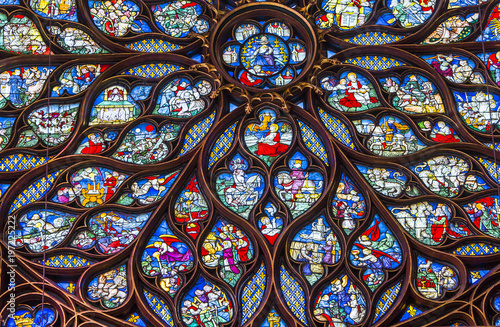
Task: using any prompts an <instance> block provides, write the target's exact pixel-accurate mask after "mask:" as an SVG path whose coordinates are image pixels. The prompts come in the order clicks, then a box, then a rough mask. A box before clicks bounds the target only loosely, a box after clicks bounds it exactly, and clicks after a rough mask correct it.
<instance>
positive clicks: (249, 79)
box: [240, 70, 262, 86]
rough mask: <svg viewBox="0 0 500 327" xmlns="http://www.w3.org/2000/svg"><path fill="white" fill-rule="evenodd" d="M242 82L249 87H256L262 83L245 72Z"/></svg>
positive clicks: (242, 74) (259, 79)
mask: <svg viewBox="0 0 500 327" xmlns="http://www.w3.org/2000/svg"><path fill="white" fill-rule="evenodd" d="M240 82H241V83H243V84H245V85H247V86H256V85H259V84H260V83H262V79H261V78H254V77H253V76H252V75H250V74H248V72H247V71H246V70H245V71H244V72H243V73H241V76H240Z"/></svg>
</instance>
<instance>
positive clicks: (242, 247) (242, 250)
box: [236, 230, 250, 262]
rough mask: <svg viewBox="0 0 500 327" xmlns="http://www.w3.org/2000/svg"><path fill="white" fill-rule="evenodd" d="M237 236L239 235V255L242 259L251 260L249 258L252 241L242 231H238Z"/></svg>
mask: <svg viewBox="0 0 500 327" xmlns="http://www.w3.org/2000/svg"><path fill="white" fill-rule="evenodd" d="M236 236H237V237H238V249H237V252H238V256H239V258H240V261H242V262H245V261H248V260H250V259H249V258H248V249H249V247H250V242H249V241H248V238H247V237H246V236H245V235H243V233H242V232H241V231H239V230H238V231H236Z"/></svg>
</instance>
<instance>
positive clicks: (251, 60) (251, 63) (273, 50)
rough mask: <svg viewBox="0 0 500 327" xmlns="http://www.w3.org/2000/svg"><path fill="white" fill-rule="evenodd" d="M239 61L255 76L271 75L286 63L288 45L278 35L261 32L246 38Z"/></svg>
mask: <svg viewBox="0 0 500 327" xmlns="http://www.w3.org/2000/svg"><path fill="white" fill-rule="evenodd" d="M239 57H240V61H241V63H242V65H243V67H244V68H245V70H246V71H247V72H249V73H251V74H253V75H256V76H273V75H276V74H277V73H279V72H280V71H281V70H282V69H283V68H284V67H285V65H286V64H287V63H288V59H289V57H290V56H289V51H288V46H287V45H286V44H285V42H284V41H283V40H282V39H281V38H280V37H278V36H276V35H272V34H261V35H257V36H253V37H250V38H248V39H247V40H246V41H245V43H244V45H243V49H242V50H241V53H240V54H239Z"/></svg>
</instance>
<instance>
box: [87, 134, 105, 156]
mask: <svg viewBox="0 0 500 327" xmlns="http://www.w3.org/2000/svg"><path fill="white" fill-rule="evenodd" d="M102 150H103V144H102V142H99V140H98V139H97V136H96V135H95V134H90V135H89V145H87V146H86V147H84V148H83V149H82V153H83V154H94V153H100V152H101V151H102Z"/></svg>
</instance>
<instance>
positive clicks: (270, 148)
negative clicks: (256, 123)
mask: <svg viewBox="0 0 500 327" xmlns="http://www.w3.org/2000/svg"><path fill="white" fill-rule="evenodd" d="M278 128H279V126H278V125H277V124H271V126H269V132H268V133H267V134H266V136H265V137H264V138H262V139H261V140H260V141H259V144H258V146H259V148H258V150H257V151H255V154H256V155H259V156H263V155H265V156H270V157H276V156H277V155H280V154H282V153H285V152H286V150H288V145H286V144H282V143H280V141H281V137H280V134H279V133H278Z"/></svg>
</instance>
